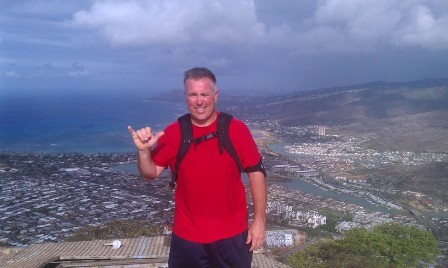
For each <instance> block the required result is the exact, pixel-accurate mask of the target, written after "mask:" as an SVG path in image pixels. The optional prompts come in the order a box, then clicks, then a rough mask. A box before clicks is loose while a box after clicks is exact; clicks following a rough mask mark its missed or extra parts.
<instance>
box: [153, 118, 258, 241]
mask: <svg viewBox="0 0 448 268" xmlns="http://www.w3.org/2000/svg"><path fill="white" fill-rule="evenodd" d="M216 128H217V120H215V122H213V123H212V124H211V125H210V126H207V127H197V126H194V125H193V137H200V136H203V135H205V134H209V133H211V132H214V131H216ZM229 135H230V140H231V142H232V144H233V146H234V147H235V150H236V152H237V155H238V157H239V159H240V161H241V164H242V165H243V167H245V168H246V167H250V166H254V165H256V164H257V163H258V162H259V160H260V158H261V156H260V153H259V152H258V149H257V146H256V144H255V141H254V139H253V137H252V135H251V133H250V131H249V129H248V128H247V126H246V125H245V124H244V123H243V122H241V121H239V120H237V119H232V121H231V123H230V126H229ZM179 146H180V125H179V123H178V122H177V121H176V122H174V123H172V124H171V125H169V126H168V127H167V128H166V129H165V135H164V136H162V137H161V138H160V139H159V141H158V143H157V146H156V148H154V150H153V151H152V157H153V160H154V162H155V164H156V165H157V166H161V167H167V166H169V167H170V168H171V169H172V168H173V166H174V163H175V161H176V154H177V151H178V150H179ZM223 151H224V153H223V154H222V155H221V154H220V153H219V148H218V139H217V138H213V139H210V140H206V141H203V142H201V143H199V144H197V145H195V144H192V145H190V148H189V151H188V153H187V154H186V155H185V157H184V158H183V159H182V161H181V163H180V165H179V169H178V179H177V184H176V191H175V203H176V209H175V215H174V226H173V232H174V233H175V234H176V235H177V236H179V237H181V238H183V239H186V240H189V241H193V242H198V243H211V242H214V241H217V240H220V239H224V238H229V237H232V236H235V235H237V234H239V233H241V232H243V231H244V230H246V229H247V228H248V223H247V217H248V216H247V203H246V194H245V189H244V185H243V183H242V181H241V174H240V172H239V169H238V166H237V165H236V163H235V161H234V160H233V159H232V157H231V156H230V155H229V154H228V153H227V152H226V151H225V150H223Z"/></svg>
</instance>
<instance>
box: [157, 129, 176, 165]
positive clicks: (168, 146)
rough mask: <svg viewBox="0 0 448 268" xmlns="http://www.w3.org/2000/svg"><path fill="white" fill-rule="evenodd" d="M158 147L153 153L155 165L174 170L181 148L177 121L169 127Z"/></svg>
mask: <svg viewBox="0 0 448 268" xmlns="http://www.w3.org/2000/svg"><path fill="white" fill-rule="evenodd" d="M164 132H165V134H164V135H163V136H162V137H160V139H159V141H158V142H157V145H156V147H154V149H153V150H152V151H151V156H152V159H153V161H154V163H155V164H156V165H157V166H159V167H170V168H172V167H173V165H174V162H175V161H176V155H177V151H178V150H179V146H180V126H179V123H178V122H177V121H175V122H174V123H172V124H171V125H169V126H167V127H166V129H165V130H164Z"/></svg>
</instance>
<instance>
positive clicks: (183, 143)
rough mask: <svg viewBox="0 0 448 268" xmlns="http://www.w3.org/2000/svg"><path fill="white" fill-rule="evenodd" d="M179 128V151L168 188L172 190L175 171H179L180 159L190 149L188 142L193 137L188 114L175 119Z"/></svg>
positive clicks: (174, 182) (175, 176)
mask: <svg viewBox="0 0 448 268" xmlns="http://www.w3.org/2000/svg"><path fill="white" fill-rule="evenodd" d="M177 121H178V122H179V126H180V146H179V151H177V155H176V162H175V163H174V168H173V170H172V172H171V181H170V186H171V187H173V188H174V186H175V185H176V180H177V171H178V169H179V164H180V162H181V161H182V158H184V156H185V155H186V154H187V152H188V149H189V148H190V144H191V143H190V140H191V138H192V137H193V126H192V124H191V118H190V114H184V115H183V116H181V117H179V118H177Z"/></svg>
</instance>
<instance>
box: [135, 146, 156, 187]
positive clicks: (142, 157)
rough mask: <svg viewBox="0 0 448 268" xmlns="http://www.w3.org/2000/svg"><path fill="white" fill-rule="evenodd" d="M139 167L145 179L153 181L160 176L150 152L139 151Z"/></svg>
mask: <svg viewBox="0 0 448 268" xmlns="http://www.w3.org/2000/svg"><path fill="white" fill-rule="evenodd" d="M137 166H138V170H139V171H140V175H142V176H143V177H144V178H145V179H149V180H152V179H154V178H156V177H157V176H158V174H157V166H156V164H155V163H154V161H153V160H152V157H151V151H150V150H138V151H137Z"/></svg>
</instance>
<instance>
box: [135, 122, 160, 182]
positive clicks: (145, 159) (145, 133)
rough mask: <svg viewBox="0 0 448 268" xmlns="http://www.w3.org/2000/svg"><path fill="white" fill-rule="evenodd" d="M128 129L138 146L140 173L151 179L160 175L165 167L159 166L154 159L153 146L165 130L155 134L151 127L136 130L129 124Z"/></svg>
mask: <svg viewBox="0 0 448 268" xmlns="http://www.w3.org/2000/svg"><path fill="white" fill-rule="evenodd" d="M128 130H129V133H131V136H132V140H133V141H134V144H135V147H136V148H137V166H138V170H139V171H140V174H141V175H142V176H143V177H144V178H145V179H150V180H152V179H154V178H156V177H158V176H159V175H160V174H161V173H162V171H163V169H164V168H163V167H159V166H157V165H156V164H155V163H154V161H153V160H152V157H151V147H152V146H154V145H155V144H156V143H157V141H158V140H159V138H160V137H162V136H163V135H164V132H159V133H157V134H156V135H153V134H152V132H151V128H149V127H146V128H142V129H139V130H137V131H134V129H133V128H132V127H131V126H128Z"/></svg>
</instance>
